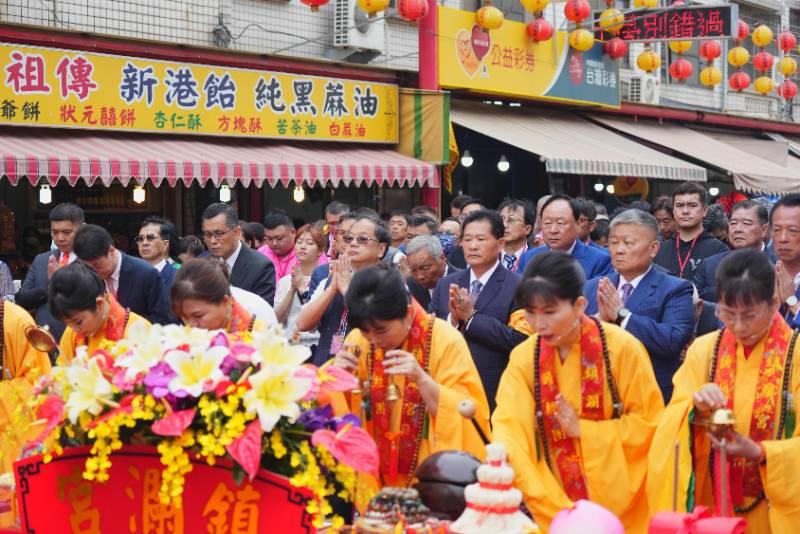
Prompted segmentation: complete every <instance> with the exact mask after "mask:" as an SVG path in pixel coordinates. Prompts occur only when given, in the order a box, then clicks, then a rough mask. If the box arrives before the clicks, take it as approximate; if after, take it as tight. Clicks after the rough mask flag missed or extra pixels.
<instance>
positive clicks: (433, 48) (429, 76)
mask: <svg viewBox="0 0 800 534" xmlns="http://www.w3.org/2000/svg"><path fill="white" fill-rule="evenodd" d="M438 31H439V4H438V2H437V0H428V14H427V15H426V16H425V17H423V18H422V19H421V20H420V21H419V88H420V89H427V90H430V91H438V90H439V40H438ZM447 127H448V125H445V128H447ZM438 174H439V175H440V177H441V173H438ZM440 183H441V180H440ZM441 202H442V189H441V187H428V186H427V185H426V186H423V187H422V203H423V204H425V205H426V206H431V207H433V208H435V209H437V210H438V209H440V205H441Z"/></svg>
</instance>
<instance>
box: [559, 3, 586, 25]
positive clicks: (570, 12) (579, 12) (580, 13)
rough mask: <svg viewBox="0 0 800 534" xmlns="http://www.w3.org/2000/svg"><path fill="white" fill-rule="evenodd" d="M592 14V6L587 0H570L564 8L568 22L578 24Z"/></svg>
mask: <svg viewBox="0 0 800 534" xmlns="http://www.w3.org/2000/svg"><path fill="white" fill-rule="evenodd" d="M591 14H592V6H590V5H589V2H588V1H587V0H568V2H567V3H566V5H565V6H564V15H565V16H566V17H567V19H568V20H570V21H572V22H575V23H578V22H580V21H582V20H583V19H585V18H586V17H588V16H589V15H591Z"/></svg>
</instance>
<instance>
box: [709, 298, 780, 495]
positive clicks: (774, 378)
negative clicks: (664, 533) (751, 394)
mask: <svg viewBox="0 0 800 534" xmlns="http://www.w3.org/2000/svg"><path fill="white" fill-rule="evenodd" d="M791 338H792V330H791V329H790V328H789V326H788V325H787V324H786V322H785V321H784V320H783V318H781V316H780V315H779V314H778V313H776V314H775V316H774V317H773V319H772V325H771V326H770V329H769V332H768V334H767V339H766V340H765V341H764V354H763V356H762V358H761V367H760V370H759V373H758V383H757V385H756V395H755V398H754V399H753V416H752V418H751V420H750V439H752V440H753V441H755V442H756V443H760V442H762V441H765V440H770V439H775V438H776V436H775V427H776V424H777V416H778V415H779V414H778V412H779V410H780V408H779V407H780V401H781V390H782V384H783V373H784V368H785V367H786V353H787V350H788V348H789V342H790V341H791ZM717 362H718V363H717V369H716V373H715V376H714V383H715V384H717V385H718V386H719V387H720V389H721V390H722V392H723V393H724V394H725V396H726V397H727V399H728V408H730V409H731V410H733V407H734V402H733V398H734V394H735V393H736V392H735V391H734V388H735V384H736V337H735V336H734V335H733V333H732V332H731V331H730V330H729V329H725V331H724V332H723V334H722V339H721V340H720V343H719V353H718V355H717ZM730 488H731V501H732V502H733V504H734V505H735V506H737V507H740V506H742V504H744V497H750V498H756V497H758V496H759V495H761V493H762V492H763V490H764V486H763V484H762V482H761V476H760V475H759V470H758V462H757V461H754V460H747V459H745V458H735V459H734V460H733V462H732V466H731V477H730Z"/></svg>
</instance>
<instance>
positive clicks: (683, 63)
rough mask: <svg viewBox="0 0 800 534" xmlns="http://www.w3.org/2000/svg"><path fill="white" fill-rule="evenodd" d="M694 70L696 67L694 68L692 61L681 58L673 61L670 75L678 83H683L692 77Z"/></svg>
mask: <svg viewBox="0 0 800 534" xmlns="http://www.w3.org/2000/svg"><path fill="white" fill-rule="evenodd" d="M693 70H694V67H692V63H691V61H689V60H688V59H685V58H682V57H681V58H678V59H676V60H675V61H673V62H672V64H671V65H670V66H669V75H670V76H672V77H673V78H675V79H676V80H678V81H683V80H685V79H686V78H688V77H689V76H691V75H692V71H693Z"/></svg>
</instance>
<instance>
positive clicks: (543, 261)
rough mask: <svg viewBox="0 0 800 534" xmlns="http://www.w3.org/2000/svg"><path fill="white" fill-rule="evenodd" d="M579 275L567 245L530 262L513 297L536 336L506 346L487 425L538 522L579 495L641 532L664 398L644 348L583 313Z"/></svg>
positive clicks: (644, 528) (633, 533)
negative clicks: (503, 449) (649, 454)
mask: <svg viewBox="0 0 800 534" xmlns="http://www.w3.org/2000/svg"><path fill="white" fill-rule="evenodd" d="M584 281H585V280H584V275H583V271H582V270H581V267H580V265H578V263H577V262H576V261H575V260H574V259H573V258H572V257H570V256H569V255H567V254H565V253H563V252H555V251H553V252H547V253H543V254H540V255H538V256H536V258H535V259H534V260H533V262H532V263H531V264H530V266H529V267H528V268H527V270H526V272H525V277H524V278H523V280H522V282H521V283H520V285H519V288H518V290H517V291H518V293H517V299H518V302H520V303H523V304H524V308H525V310H526V318H527V320H528V322H529V323H530V326H531V329H532V330H533V331H535V332H537V334H534V335H532V336H531V337H529V338H528V339H527V340H526V341H524V342H522V343H521V344H519V345H518V346H517V348H515V349H514V350H513V351H512V352H511V358H510V362H509V364H508V367H507V368H506V371H505V373H504V374H503V377H502V378H501V380H500V387H499V389H498V392H497V408H496V410H495V412H494V414H493V415H492V428H493V430H492V433H493V435H494V440H495V441H496V442H498V443H502V444H504V445H505V446H506V447H507V448H508V453H509V459H510V462H511V465H512V467H513V468H514V471H515V474H516V479H515V485H516V486H517V488H518V489H519V490H520V491H522V493H523V495H524V497H525V503H526V505H527V507H528V510H530V512H531V513H532V515H533V518H534V520H535V521H536V522H537V524H538V525H539V526H540V527H542V528H544V529H545V530H546V529H547V528H549V525H550V523H551V522H552V520H553V517H554V516H555V515H556V514H557V513H558V512H559V511H561V510H563V509H565V508H569V507H571V506H572V505H573V504H574V503H575V502H577V501H578V500H582V499H583V500H590V501H593V502H595V503H597V504H600V505H601V506H603V507H605V508H607V509H608V510H610V511H611V512H612V513H614V514H615V515H616V516H617V517H619V518H620V520H621V521H622V523H623V524H624V526H625V531H626V532H627V533H629V534H637V533H644V532H646V531H647V522H648V512H647V500H646V498H645V494H644V486H645V476H646V472H647V452H648V450H649V447H650V440H651V438H652V435H653V432H654V431H655V428H656V425H657V423H658V418H659V416H660V414H661V412H662V411H663V409H664V403H663V400H662V398H661V393H660V391H659V389H658V384H657V383H656V379H655V375H654V373H653V369H652V366H651V365H650V363H649V362H650V360H649V358H648V356H647V352H646V351H645V349H644V346H643V345H642V344H641V343H640V342H639V341H638V340H636V339H635V338H634V337H633V336H632V335H630V334H629V333H628V332H626V331H625V330H623V329H622V328H619V327H618V326H616V325H613V324H606V323H600V322H598V321H596V320H595V319H593V318H589V317H587V316H586V315H585V314H584V309H585V307H586V299H585V298H584V297H583V285H584Z"/></svg>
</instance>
